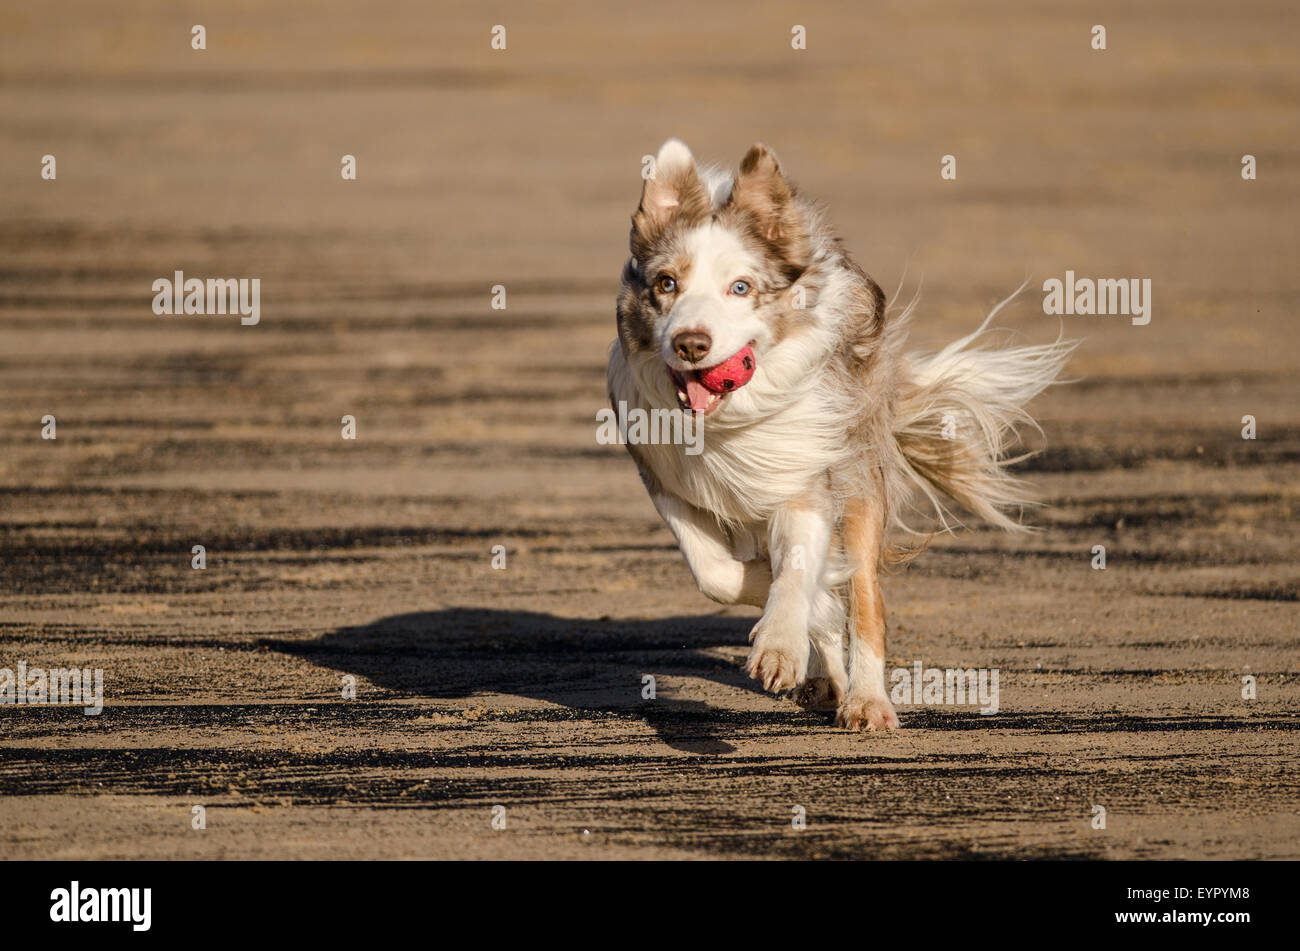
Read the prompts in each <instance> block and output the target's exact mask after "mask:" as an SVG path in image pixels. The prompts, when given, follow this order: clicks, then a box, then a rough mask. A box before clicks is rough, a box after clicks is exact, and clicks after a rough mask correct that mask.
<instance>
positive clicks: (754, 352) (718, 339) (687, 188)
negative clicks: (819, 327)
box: [618, 139, 815, 415]
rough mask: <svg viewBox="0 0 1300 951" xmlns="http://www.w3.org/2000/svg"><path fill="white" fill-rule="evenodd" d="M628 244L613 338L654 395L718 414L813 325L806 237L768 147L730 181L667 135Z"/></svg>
mask: <svg viewBox="0 0 1300 951" xmlns="http://www.w3.org/2000/svg"><path fill="white" fill-rule="evenodd" d="M631 251H632V257H631V259H630V260H629V261H628V263H627V265H626V267H625V268H624V271H623V287H622V290H621V292H620V294H619V302H618V325H619V341H620V344H621V346H622V348H623V353H624V355H625V356H626V357H627V359H628V362H629V364H630V366H631V367H632V369H633V372H634V373H635V374H636V376H637V379H638V382H639V384H640V385H641V387H642V389H643V390H644V391H645V393H646V395H647V396H648V397H649V398H650V399H651V400H652V401H653V402H655V403H657V404H659V405H666V406H672V405H680V406H681V407H682V408H683V409H686V410H689V411H693V412H695V413H699V414H711V413H714V412H715V411H717V412H721V413H723V414H724V415H725V414H726V413H728V412H732V410H724V407H727V406H728V405H729V404H743V403H746V402H748V403H751V404H752V403H754V401H755V400H756V399H757V398H759V397H760V396H761V391H763V390H767V391H768V392H769V393H770V392H771V390H772V389H773V388H775V387H777V386H779V385H781V383H782V381H781V380H780V377H781V376H785V375H788V374H789V373H790V372H791V369H792V366H791V364H792V363H793V362H794V360H795V359H796V355H795V354H791V353H790V352H789V350H790V347H789V345H788V344H789V341H790V339H791V338H792V337H795V336H797V335H798V334H799V333H800V331H801V330H805V329H807V328H808V326H809V325H810V324H812V323H814V322H815V318H814V312H813V311H812V310H811V309H810V301H809V299H808V298H809V294H810V292H811V291H813V290H814V289H812V288H810V287H808V286H800V281H801V279H802V278H804V277H805V274H806V273H807V272H808V270H809V265H810V262H811V260H812V257H813V240H812V237H811V236H810V234H809V231H808V222H807V220H806V214H805V213H804V210H803V209H802V208H801V204H800V202H799V201H798V199H797V196H796V194H795V190H794V188H793V186H792V185H791V184H790V183H789V182H788V181H787V180H786V177H785V175H784V173H783V172H782V170H781V165H780V163H779V162H778V161H777V158H776V155H775V154H774V153H773V152H772V151H771V150H770V149H769V148H767V146H765V145H762V144H758V145H755V146H754V147H753V148H751V149H750V150H749V151H748V152H747V153H746V154H745V157H744V159H743V160H742V161H741V163H740V169H739V171H738V172H737V173H736V175H735V176H734V178H733V177H731V176H728V175H721V174H719V173H717V172H716V171H713V170H710V169H705V170H703V171H702V170H701V169H699V168H697V166H696V163H695V159H694V158H693V157H692V156H691V153H690V150H689V149H687V148H686V146H685V145H684V144H683V143H682V142H680V141H679V140H677V139H669V140H668V141H667V142H665V143H664V145H663V147H662V148H661V149H660V150H659V154H658V156H657V157H656V159H655V163H654V167H653V174H652V175H650V176H649V177H648V178H646V180H645V186H644V189H643V191H642V194H641V204H640V206H639V207H638V208H637V211H636V214H635V215H633V217H632V236H631ZM806 283H808V282H805V284H806ZM783 345H786V346H785V347H784V350H785V351H786V352H785V354H784V357H783V356H782V354H781V351H782V349H783ZM804 349H808V348H807V347H805V348H804ZM737 408H739V406H737Z"/></svg>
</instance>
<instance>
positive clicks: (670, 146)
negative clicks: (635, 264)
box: [632, 139, 710, 259]
mask: <svg viewBox="0 0 1300 951" xmlns="http://www.w3.org/2000/svg"><path fill="white" fill-rule="evenodd" d="M709 208H710V203H709V196H708V193H707V192H706V191H705V190H704V183H703V182H702V181H700V174H699V172H697V171H696V170H695V157H694V156H693V155H691V150H690V149H688V148H687V147H686V143H684V142H683V141H682V140H681V139H669V140H668V141H667V142H665V143H664V144H663V145H662V146H661V147H660V148H659V154H658V155H656V156H655V160H654V165H653V167H652V168H651V169H650V174H649V175H648V176H647V177H646V180H645V187H644V188H643V189H642V190H641V205H640V207H638V208H637V210H636V214H635V215H633V216H632V253H633V254H634V255H635V256H636V257H637V258H638V259H639V258H641V257H642V252H643V251H644V250H645V248H646V247H647V246H648V245H649V244H650V243H651V242H652V241H653V240H654V239H655V238H656V237H657V236H658V235H659V234H660V233H661V232H662V231H663V229H664V227H665V226H666V225H667V224H668V222H670V221H672V220H673V219H674V218H676V217H678V216H679V215H684V216H687V217H690V218H698V217H701V216H703V215H705V214H707V213H708V211H709Z"/></svg>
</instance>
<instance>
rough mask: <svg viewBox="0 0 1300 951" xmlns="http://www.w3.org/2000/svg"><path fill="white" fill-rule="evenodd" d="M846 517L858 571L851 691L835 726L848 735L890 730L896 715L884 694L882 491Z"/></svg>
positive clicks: (847, 544)
mask: <svg viewBox="0 0 1300 951" xmlns="http://www.w3.org/2000/svg"><path fill="white" fill-rule="evenodd" d="M875 488H876V492H875V493H873V494H872V495H869V496H867V497H864V498H861V499H854V500H853V501H851V502H850V503H849V504H848V506H847V508H846V509H845V512H844V521H843V526H842V531H843V535H844V548H845V552H846V553H847V554H848V556H849V558H850V559H851V561H852V563H853V564H854V565H856V566H857V571H856V572H854V575H853V579H852V581H851V582H850V583H849V687H848V693H847V695H846V696H845V698H844V702H843V703H842V704H840V708H839V711H838V713H837V714H836V717H835V722H836V723H837V724H839V725H840V726H842V727H847V728H848V729H850V730H861V729H868V730H892V729H894V728H896V727H897V726H898V714H896V713H895V712H894V706H893V704H891V703H890V702H889V695H888V694H887V693H886V692H885V599H884V597H883V596H882V595H881V592H880V581H879V578H878V576H877V568H878V566H879V563H880V547H881V543H882V539H883V537H884V533H885V513H884V506H883V504H882V487H880V486H876V487H875Z"/></svg>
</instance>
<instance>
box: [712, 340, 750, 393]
mask: <svg viewBox="0 0 1300 951" xmlns="http://www.w3.org/2000/svg"><path fill="white" fill-rule="evenodd" d="M756 366H757V364H756V363H755V361H754V351H753V349H752V348H750V347H745V349H743V350H741V351H740V352H738V353H736V354H735V355H734V356H732V357H730V358H728V359H727V360H724V361H723V362H722V363H719V364H718V365H717V366H716V367H709V368H708V369H707V370H701V371H700V382H701V383H702V384H704V386H705V387H706V388H707V389H708V390H710V391H712V392H714V393H730V392H731V391H732V390H738V389H740V388H741V387H742V386H744V385H745V384H746V383H748V382H749V381H750V379H751V378H752V377H753V376H754V369H755V367H756Z"/></svg>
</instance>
